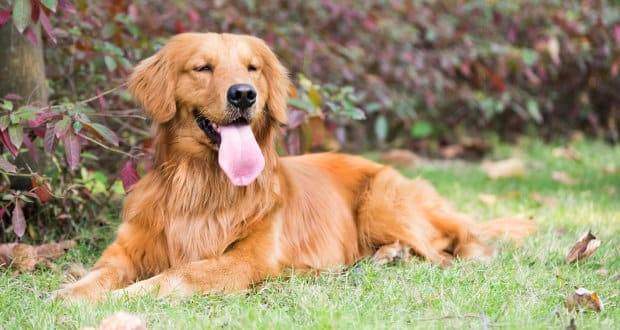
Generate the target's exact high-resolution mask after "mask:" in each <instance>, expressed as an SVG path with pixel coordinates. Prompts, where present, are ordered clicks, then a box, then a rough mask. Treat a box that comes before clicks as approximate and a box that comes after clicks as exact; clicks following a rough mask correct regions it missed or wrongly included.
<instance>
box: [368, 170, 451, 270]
mask: <svg viewBox="0 0 620 330" xmlns="http://www.w3.org/2000/svg"><path fill="white" fill-rule="evenodd" d="M429 187H430V186H429ZM427 188H428V187H426V186H421V185H420V183H419V182H418V181H412V180H409V179H407V178H405V177H403V176H402V175H401V174H400V173H398V172H396V171H395V170H393V169H391V168H388V167H386V168H384V169H382V170H381V171H379V172H378V173H377V174H376V175H375V176H374V177H373V178H372V179H371V180H370V182H369V184H368V187H367V189H366V191H365V193H364V194H363V196H361V200H360V203H359V206H358V212H357V220H358V233H359V240H360V243H361V245H362V246H363V247H364V248H366V249H367V250H370V251H374V250H375V249H377V248H378V249H379V250H378V251H377V252H379V254H378V256H376V258H375V259H376V260H382V261H381V262H383V261H384V260H387V259H389V258H387V259H386V258H385V256H387V255H389V253H385V252H389V251H392V250H394V249H395V248H396V247H398V246H405V247H409V248H411V250H412V252H413V253H414V254H416V255H419V256H420V257H423V258H425V259H427V260H429V261H431V262H432V263H434V264H438V265H441V266H446V265H449V264H450V261H451V257H450V256H449V255H447V254H445V253H443V250H444V249H445V248H446V247H447V246H448V245H449V244H450V243H449V240H446V239H445V235H443V233H442V232H441V231H440V230H439V229H437V228H436V227H435V226H434V225H433V224H432V222H431V221H429V219H428V215H427V214H426V211H425V210H426V208H427V207H428V206H429V205H428V204H429V203H431V204H432V203H436V202H441V200H438V201H436V200H434V199H435V196H433V194H431V192H434V190H432V187H430V189H431V191H426V190H427ZM425 194H427V196H424V195H425ZM426 197H428V198H426ZM396 250H398V249H396Z"/></svg>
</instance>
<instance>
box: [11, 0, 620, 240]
mask: <svg viewBox="0 0 620 330" xmlns="http://www.w3.org/2000/svg"><path fill="white" fill-rule="evenodd" d="M5 3H6V2H5ZM16 4H19V6H17V5H16ZM15 8H18V10H19V12H17V13H16V11H15ZM26 9H30V12H31V15H26V13H28V11H27V10H26ZM34 13H38V14H37V15H35V14H34ZM48 20H51V23H50V22H49V21H48ZM2 24H15V26H16V27H18V29H19V30H20V31H23V33H24V35H25V36H26V37H28V38H29V39H31V40H32V39H36V38H32V36H33V32H32V31H33V29H31V28H29V26H33V25H36V24H40V25H41V26H42V27H43V31H44V32H45V35H46V45H45V60H46V71H47V72H46V73H47V76H48V80H49V87H50V105H51V106H52V107H51V108H50V107H40V106H39V107H33V105H29V104H26V103H27V102H25V101H24V100H26V98H19V97H17V96H16V95H7V96H4V100H0V104H1V111H2V114H0V115H1V117H0V133H2V134H0V137H1V138H2V139H1V140H2V144H3V146H4V154H3V158H2V157H0V167H1V168H2V170H3V172H4V174H3V175H4V178H5V181H6V182H9V181H10V180H9V179H10V178H13V181H15V180H14V178H15V173H18V175H19V176H20V177H23V178H27V180H28V181H29V182H30V184H29V185H27V186H28V189H25V190H24V189H23V187H22V188H18V187H15V185H13V186H11V185H9V184H4V185H2V191H3V194H4V204H3V205H2V206H0V213H2V216H3V217H2V219H3V221H0V222H1V223H2V225H3V226H4V228H5V232H6V234H5V238H7V239H10V238H13V236H12V235H13V234H11V232H15V233H18V234H20V236H21V235H23V234H24V232H27V233H28V236H29V237H30V238H32V239H36V238H37V237H40V236H41V235H38V234H37V233H39V232H45V228H47V227H49V226H48V224H49V223H50V222H57V223H60V224H61V225H60V228H62V229H63V230H62V231H61V232H63V233H71V232H72V231H73V230H75V228H76V227H77V226H79V225H81V224H83V223H84V222H88V221H92V219H102V218H105V217H104V216H102V213H105V206H108V205H111V206H112V208H113V209H115V208H116V207H117V206H118V204H117V203H108V202H107V201H108V200H110V199H112V200H114V201H117V200H119V199H120V198H118V197H120V196H121V195H122V189H121V188H120V186H121V183H120V182H121V181H123V182H124V183H125V185H126V186H128V185H130V184H131V183H132V182H134V181H135V180H136V178H137V176H138V174H137V171H136V168H140V169H141V171H142V170H148V169H149V166H150V165H149V164H150V162H149V159H150V158H149V154H150V149H151V142H152V141H151V140H150V136H149V131H148V123H147V122H146V120H145V118H144V117H143V115H142V113H141V112H140V110H139V109H137V108H136V107H135V105H134V104H133V102H132V101H131V98H130V96H129V95H128V94H127V92H126V91H125V90H123V89H122V88H118V89H115V88H117V87H119V86H122V84H123V83H124V80H125V78H126V77H127V75H128V74H129V72H130V71H131V68H132V66H133V65H134V64H135V63H137V62H138V61H139V60H141V59H143V58H145V57H147V56H149V55H150V54H152V53H154V52H155V51H156V50H157V49H158V48H159V47H161V45H162V44H163V43H164V42H165V40H166V39H167V37H169V36H171V35H173V34H175V33H180V32H185V31H214V32H232V33H249V34H253V35H256V36H259V37H261V38H263V39H265V40H266V41H267V43H269V44H270V45H271V46H272V47H273V48H274V50H275V51H276V53H277V54H278V55H279V56H280V58H281V60H282V62H283V63H284V64H285V66H287V67H288V68H289V69H290V70H291V77H292V78H293V80H294V82H295V86H296V88H295V90H294V91H292V95H291V100H290V108H291V112H290V117H291V120H290V122H291V123H290V125H289V128H288V129H287V130H285V132H284V133H285V137H284V139H282V145H281V150H282V152H283V153H290V154H296V153H302V152H306V151H309V150H324V149H338V148H347V149H350V150H359V149H362V148H369V147H377V146H381V147H383V146H387V145H405V146H419V145H420V142H428V141H435V143H436V144H437V143H452V142H455V141H459V140H460V139H462V138H463V137H467V136H476V135H480V134H484V133H485V132H494V133H495V134H498V135H500V136H503V137H511V136H514V135H515V134H520V133H522V132H526V131H527V132H534V133H537V134H540V135H542V136H544V137H555V136H559V135H563V134H566V133H569V132H571V131H573V130H582V131H585V132H587V133H590V134H593V135H596V136H599V137H605V138H607V139H609V140H612V141H616V140H617V139H618V124H619V123H618V121H619V118H620V113H619V112H620V96H618V95H619V94H618V93H617V92H616V91H618V90H620V78H619V77H618V73H619V72H620V47H619V44H620V9H619V8H618V7H617V6H616V5H614V4H613V3H611V2H607V1H602V0H599V1H594V0H593V1H572V0H522V1H491V0H473V1H464V0H445V1H421V0H420V1H418V0H412V1H387V0H386V1H377V0H361V1H353V0H345V1H333V0H314V1H303V0H293V1H257V0H232V1H213V2H209V1H198V0H193V1H181V2H179V1H163V0H149V1H146V0H138V1H128V0H118V1H86V0H77V1H74V2H70V1H68V0H59V1H42V0H41V1H40V0H33V1H27V0H12V1H9V6H6V7H4V8H3V7H0V25H2ZM109 90H111V92H103V91H109ZM0 97H2V96H0ZM79 100H86V101H83V102H82V101H79ZM33 121H34V122H33ZM112 132H115V133H112ZM46 137H47V138H46ZM56 140H59V141H60V144H59V148H53V146H55V144H54V143H52V142H56ZM22 146H23V147H22ZM20 147H22V149H20ZM102 147H103V149H102ZM26 150H28V151H30V152H31V153H37V151H43V150H45V151H46V152H47V153H42V152H39V153H40V154H42V155H44V156H41V158H45V159H47V160H49V162H50V163H49V164H53V165H54V166H48V167H47V168H46V170H45V171H42V172H41V173H38V172H34V173H31V171H30V170H29V169H28V167H27V166H26V165H24V164H18V166H17V167H15V161H13V157H14V155H17V154H19V153H21V152H23V151H26ZM102 150H103V151H106V152H102ZM128 157H129V158H128ZM119 180H120V181H119ZM110 188H113V189H110ZM48 195H49V196H48ZM42 196H43V197H42ZM35 204H36V205H38V207H31V206H32V205H35ZM26 206H27V207H26ZM23 207H26V208H25V209H24V210H25V211H24V212H22V208H23ZM102 209H103V210H104V211H101V210H102ZM9 213H11V214H10V215H9ZM23 219H27V220H28V221H27V224H26V221H25V220H23ZM102 221H103V220H102ZM11 223H13V225H11ZM15 223H17V224H18V226H17V228H16V226H15ZM52 227H54V226H52ZM26 229H27V230H26Z"/></svg>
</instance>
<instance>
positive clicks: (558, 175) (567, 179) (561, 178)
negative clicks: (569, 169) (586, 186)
mask: <svg viewBox="0 0 620 330" xmlns="http://www.w3.org/2000/svg"><path fill="white" fill-rule="evenodd" d="M551 178H552V179H553V180H554V181H557V182H559V183H562V184H565V185H568V186H572V185H574V184H577V183H578V181H577V180H576V179H574V178H573V177H571V176H570V175H568V173H566V172H561V171H555V172H553V173H551Z"/></svg>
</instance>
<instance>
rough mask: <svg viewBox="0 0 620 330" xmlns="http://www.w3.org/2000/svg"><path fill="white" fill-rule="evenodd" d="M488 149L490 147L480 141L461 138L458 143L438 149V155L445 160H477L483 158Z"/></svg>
mask: <svg viewBox="0 0 620 330" xmlns="http://www.w3.org/2000/svg"><path fill="white" fill-rule="evenodd" d="M489 149H491V147H490V145H489V144H488V143H487V142H485V141H484V140H482V139H478V138H463V139H461V141H459V143H456V144H450V145H447V146H444V147H442V148H441V149H439V154H441V156H442V157H443V158H446V159H454V158H457V157H460V158H470V159H472V158H473V159H479V158H480V157H482V156H484V154H486V153H487V152H488V151H489Z"/></svg>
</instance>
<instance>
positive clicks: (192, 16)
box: [187, 9, 200, 24]
mask: <svg viewBox="0 0 620 330" xmlns="http://www.w3.org/2000/svg"><path fill="white" fill-rule="evenodd" d="M187 18H189V21H190V22H192V23H194V24H196V23H199V22H200V14H199V13H198V12H197V11H196V10H194V9H190V10H189V11H188V12H187Z"/></svg>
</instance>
